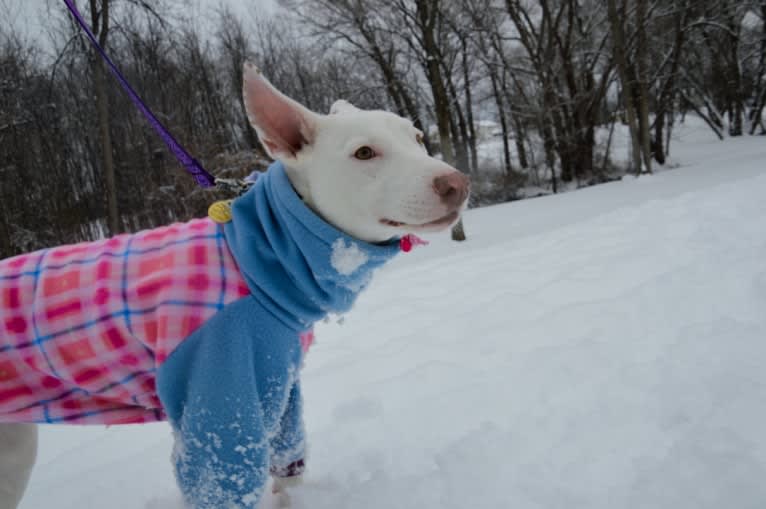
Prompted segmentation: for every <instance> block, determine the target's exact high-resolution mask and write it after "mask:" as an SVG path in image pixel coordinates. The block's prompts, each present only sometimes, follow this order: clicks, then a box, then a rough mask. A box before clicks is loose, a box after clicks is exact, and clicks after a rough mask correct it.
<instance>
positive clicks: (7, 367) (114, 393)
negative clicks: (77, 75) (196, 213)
mask: <svg viewBox="0 0 766 509" xmlns="http://www.w3.org/2000/svg"><path fill="white" fill-rule="evenodd" d="M0 285H2V286H1V287H0V288H1V289H0V303H2V306H1V307H0V324H1V325H2V326H3V328H4V330H3V334H2V339H3V340H2V343H0V420H2V421H17V422H49V423H56V422H70V423H78V424H91V423H95V424H122V423H133V422H151V421H157V420H163V419H164V418H165V416H164V411H163V409H162V405H161V404H160V401H159V399H158V397H157V394H156V387H155V376H156V372H157V369H158V368H159V367H160V366H161V365H162V363H163V362H164V361H165V359H166V358H167V357H168V355H169V354H170V353H171V352H173V350H175V349H176V347H177V346H178V345H179V343H180V342H181V341H183V340H184V339H185V338H187V337H188V336H189V335H190V334H191V333H192V332H194V331H195V330H196V329H197V328H199V326H200V325H201V324H202V323H203V322H205V321H206V320H207V319H209V318H210V317H212V316H213V315H214V314H215V313H217V312H218V311H220V310H221V309H223V307H224V306H225V305H227V304H229V303H231V302H232V301H234V300H236V299H239V298H241V297H243V296H245V295H248V294H249V293H250V291H249V290H248V288H247V285H246V284H245V281H244V279H243V278H242V275H241V274H240V272H239V270H238V269H237V265H236V263H235V261H234V258H233V257H232V255H231V252H230V251H229V249H228V247H227V246H226V243H225V242H224V238H223V229H222V228H221V227H219V226H218V225H216V224H215V223H213V222H212V221H210V220H209V219H199V220H194V221H191V222H190V223H186V224H175V225H171V226H167V227H163V228H157V229H155V230H149V231H144V232H140V233H137V234H135V235H120V236H117V237H114V238H112V239H109V240H104V241H98V242H91V243H84V244H77V245H72V246H62V247H58V248H55V249H50V250H45V251H38V252H36V253H31V254H26V255H22V256H18V257H15V258H11V259H8V260H4V261H2V262H0Z"/></svg>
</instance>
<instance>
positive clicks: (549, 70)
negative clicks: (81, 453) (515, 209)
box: [0, 0, 766, 257]
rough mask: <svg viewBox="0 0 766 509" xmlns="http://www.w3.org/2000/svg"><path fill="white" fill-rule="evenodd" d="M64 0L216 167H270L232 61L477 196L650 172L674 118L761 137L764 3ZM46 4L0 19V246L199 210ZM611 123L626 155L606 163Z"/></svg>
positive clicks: (20, 247) (67, 238)
mask: <svg viewBox="0 0 766 509" xmlns="http://www.w3.org/2000/svg"><path fill="white" fill-rule="evenodd" d="M78 5H79V6H80V9H81V12H83V13H84V14H85V16H86V18H87V20H88V22H89V23H90V24H91V26H92V27H93V29H94V32H95V33H96V35H97V37H98V38H99V39H100V41H101V42H102V43H103V44H104V45H105V46H106V48H107V50H108V52H109V53H110V55H112V58H113V60H115V61H116V62H117V63H118V65H119V66H120V67H121V69H122V70H123V72H124V73H125V75H126V76H127V77H128V79H129V81H130V82H131V83H132V84H133V86H134V88H136V89H137V90H138V91H139V93H140V94H141V95H142V97H143V98H144V99H145V100H146V102H147V103H148V104H149V105H150V106H151V108H152V109H153V110H154V111H155V113H156V114H157V115H158V116H159V117H160V119H161V120H162V121H163V122H164V123H165V124H166V125H167V126H168V127H169V128H170V130H171V131H172V132H173V134H174V136H175V137H177V138H178V139H179V140H180V141H181V142H182V143H183V144H184V145H185V146H186V147H187V149H189V151H190V152H191V153H193V154H194V155H195V157H197V159H199V160H200V161H202V162H203V163H204V165H205V166H206V167H207V168H208V169H209V170H212V171H213V172H214V173H216V174H217V175H220V176H243V175H246V174H247V173H249V172H250V171H251V170H252V169H254V168H262V167H263V166H265V164H267V162H266V160H265V156H264V154H263V151H262V150H261V148H260V145H259V142H258V139H257V135H256V133H255V132H254V131H253V130H252V128H250V126H249V125H248V123H247V119H246V115H245V112H244V107H243V104H242V99H241V78H242V76H241V72H242V71H241V69H242V64H243V62H244V61H245V60H246V59H250V60H253V61H255V62H256V63H257V64H258V65H259V67H261V68H262V70H263V72H264V73H265V75H266V76H267V77H268V78H269V79H270V80H271V81H272V82H273V83H274V84H275V85H276V86H277V87H278V88H279V89H280V90H282V91H284V92H285V93H287V94H288V95H290V96H292V97H294V98H296V99H297V100H299V101H301V102H303V103H304V104H306V105H307V106H308V107H310V108H312V109H314V110H317V111H327V110H328V109H329V106H330V105H331V104H332V102H333V101H334V100H335V99H337V98H345V99H348V100H350V101H351V102H353V103H355V104H356V105H357V106H360V107H363V108H384V109H388V110H391V111H394V112H396V113H398V114H400V115H403V116H406V117H409V118H410V119H412V121H413V122H414V123H415V124H416V125H417V126H418V127H419V128H420V129H422V130H423V131H424V132H425V133H426V140H425V141H426V143H427V146H428V147H429V149H430V150H431V151H433V152H436V153H439V154H440V155H441V157H443V158H444V159H445V160H447V161H448V162H450V163H452V164H454V165H455V166H457V167H459V168H460V169H461V170H463V171H465V172H466V173H469V174H471V176H472V179H473V181H474V197H473V204H474V205H476V206H478V205H482V204H487V203H494V202H498V201H505V200H509V199H513V198H515V197H516V196H517V191H518V189H519V187H520V186H521V185H524V184H533V185H535V186H538V187H541V188H546V189H549V190H550V191H552V192H557V191H558V190H560V189H561V188H562V186H573V185H588V184H592V183H596V182H600V181H604V180H609V179H610V178H612V177H613V175H614V174H615V172H622V171H630V172H634V173H636V174H640V173H644V172H651V171H652V169H653V167H654V166H655V165H663V164H665V162H666V158H667V156H668V154H669V152H670V149H671V140H672V137H671V133H672V132H673V129H674V126H676V125H677V123H678V122H679V119H680V118H682V117H683V115H685V114H687V113H693V114H695V115H697V116H699V117H700V118H702V119H703V120H704V121H705V122H706V124H707V125H708V126H709V127H710V129H711V130H712V131H714V132H715V133H716V135H717V136H718V137H720V138H721V139H724V138H725V137H729V136H750V135H763V134H764V133H766V127H765V126H764V108H765V107H766V26H765V23H764V19H766V0H698V1H692V0H652V1H649V0H534V1H533V0H283V1H282V2H280V6H279V7H278V9H277V10H276V11H274V12H273V13H272V12H269V13H267V12H263V11H260V12H259V11H258V9H257V7H256V6H255V5H256V4H254V6H253V8H252V14H251V15H249V16H244V17H242V16H237V15H235V14H234V13H233V12H232V11H231V10H230V9H227V8H226V4H225V3H223V4H222V5H221V6H219V7H217V8H211V9H210V10H209V13H210V15H209V16H205V19H204V20H203V21H204V23H202V22H201V20H198V19H194V18H193V17H192V16H191V15H187V14H184V13H183V12H181V13H180V14H179V12H178V10H177V9H175V8H174V7H177V6H178V4H177V3H170V2H167V1H157V2H152V3H148V2H143V1H140V0H87V1H80V2H79V3H78ZM49 9H50V16H49V20H48V26H49V36H48V38H49V39H50V43H49V44H48V43H46V45H41V44H39V42H38V41H36V40H34V39H31V38H30V37H29V36H28V35H20V34H19V32H18V31H16V30H14V28H13V27H10V26H7V25H0V257H7V256H11V255H13V254H16V253H19V252H24V251H29V250H32V249H37V248H41V247H44V246H49V245H54V244H61V243H66V242H76V241H80V240H87V239H93V238H97V237H102V236H105V235H110V234H114V233H119V232H124V231H135V230H137V229H141V228H147V227H153V226H156V225H160V224H166V223H169V222H172V221H176V220H186V219H188V218H190V217H194V216H200V215H204V214H205V211H206V208H207V205H208V204H209V203H210V202H212V201H213V200H215V199H217V198H218V196H217V195H216V193H215V192H210V191H202V190H199V189H196V188H195V187H194V182H193V180H192V179H190V178H189V177H188V176H187V175H186V174H185V173H184V171H183V170H182V169H181V167H180V165H179V164H178V163H177V162H176V161H175V160H174V159H173V157H172V155H170V153H169V152H167V150H166V149H165V148H164V145H163V144H162V142H161V140H160V139H159V138H158V137H157V136H156V134H155V133H154V132H153V131H152V130H151V129H149V127H148V126H147V124H146V122H145V120H144V119H143V118H142V117H141V116H139V114H138V112H137V111H136V110H135V108H134V106H133V105H132V103H130V102H129V100H128V99H127V98H126V96H125V95H124V94H123V92H122V90H121V89H120V88H119V87H118V85H117V84H116V82H115V81H114V80H113V78H112V76H111V75H108V73H107V72H106V71H105V70H104V67H103V65H102V62H101V61H100V60H99V58H98V57H97V56H96V55H95V53H94V51H93V49H92V48H91V47H90V46H89V42H88V41H87V40H86V39H85V38H84V37H83V36H82V34H81V33H80V32H79V28H78V27H77V26H76V25H75V24H74V23H73V21H72V19H71V17H70V16H68V14H67V13H66V11H65V8H64V5H63V2H49ZM182 11H183V10H182ZM488 120H491V121H493V123H491V124H489V125H490V126H493V127H492V128H491V129H492V132H491V133H487V132H486V125H487V121H488ZM615 124H617V125H625V126H627V129H628V132H629V133H630V140H631V155H632V158H631V160H630V163H629V166H628V167H627V168H617V167H616V165H615V164H614V163H613V162H612V158H611V157H610V155H611V151H612V148H611V145H612V133H613V131H614V127H615ZM600 133H601V134H606V133H608V135H604V136H602V135H601V134H600ZM488 137H489V138H491V139H494V140H495V141H496V145H495V146H497V147H499V148H498V151H499V154H497V157H492V156H494V154H489V155H488V154H486V153H483V149H482V147H483V146H486V145H483V142H484V141H486V140H487V138H488ZM457 233H458V234H459V233H460V232H457Z"/></svg>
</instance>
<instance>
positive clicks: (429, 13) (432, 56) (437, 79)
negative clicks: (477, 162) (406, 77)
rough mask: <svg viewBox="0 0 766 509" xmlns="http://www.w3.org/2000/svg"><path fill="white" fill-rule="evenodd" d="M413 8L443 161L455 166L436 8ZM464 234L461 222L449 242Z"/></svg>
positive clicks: (423, 0) (429, 3)
mask: <svg viewBox="0 0 766 509" xmlns="http://www.w3.org/2000/svg"><path fill="white" fill-rule="evenodd" d="M415 6H416V9H417V16H418V20H419V23H420V28H421V33H422V36H423V49H424V50H425V54H426V55H425V56H426V69H425V71H426V76H427V78H428V82H429V84H430V85H431V92H432V94H433V97H434V108H435V109H436V126H437V128H438V130H439V143H440V145H441V152H442V157H443V158H444V160H445V161H446V162H447V164H450V165H453V166H454V165H455V151H454V148H453V146H452V138H451V136H450V116H451V114H450V105H449V97H448V95H447V89H446V87H445V85H444V78H443V77H442V74H441V64H440V62H439V60H440V55H439V47H438V45H437V43H436V34H435V33H434V30H435V25H436V21H437V17H438V16H439V12H438V6H437V5H435V3H434V2H433V0H416V1H415ZM465 239H466V237H465V230H464V229H463V222H462V220H461V221H460V222H458V224H456V225H455V226H454V227H453V228H452V240H456V241H463V240H465Z"/></svg>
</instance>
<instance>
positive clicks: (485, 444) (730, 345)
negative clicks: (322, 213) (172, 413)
mask: <svg viewBox="0 0 766 509" xmlns="http://www.w3.org/2000/svg"><path fill="white" fill-rule="evenodd" d="M679 133H681V134H680V136H681V139H680V140H678V141H677V142H676V143H675V145H674V161H675V162H676V163H677V164H679V165H680V167H679V168H677V169H673V170H670V171H664V172H661V173H658V174H656V175H654V176H649V177H641V178H639V179H636V178H633V177H625V178H624V179H623V180H622V181H620V182H614V183H610V184H604V185H601V186H595V187H590V188H587V189H583V190H580V191H576V192H571V193H566V194H563V195H557V196H549V197H543V198H537V199H533V200H524V201H519V202H513V203H510V204H506V205H500V206H495V207H489V208H485V209H479V210H473V211H469V212H468V213H467V214H466V216H465V226H466V231H467V233H468V235H469V241H468V242H465V243H461V244H456V243H453V242H451V241H449V240H448V236H447V235H442V236H437V237H433V238H431V239H429V240H431V241H432V243H431V245H430V246H429V247H427V248H421V249H418V250H415V251H413V252H412V253H410V254H407V255H402V256H401V257H399V258H397V259H396V260H394V261H393V262H392V263H391V264H390V265H389V266H387V267H385V268H384V269H382V270H381V271H380V272H379V273H378V274H377V275H376V278H375V279H374V281H373V283H372V284H371V286H370V288H369V289H368V290H367V291H366V292H364V293H363V294H362V296H361V297H360V299H359V301H358V303H357V305H356V306H355V309H354V310H352V312H351V313H349V315H348V316H347V318H346V320H345V324H344V325H343V326H340V325H338V324H335V323H327V324H320V325H319V327H318V329H317V342H316V344H315V345H314V346H313V347H312V350H311V352H310V354H309V356H308V358H307V361H306V366H305V368H304V372H303V377H302V380H303V384H302V385H303V391H304V395H305V400H306V422H307V427H308V438H309V444H310V457H309V460H308V466H309V470H308V472H307V474H306V482H305V484H304V485H303V486H301V487H298V488H296V489H294V490H292V493H291V499H292V507H293V508H294V509H329V508H332V509H343V508H349V509H350V508H355V509H356V508H367V509H377V508H386V509H390V508H392V507H396V508H401V509H408V508H411V509H416V508H417V509H477V508H478V509H484V508H486V509H490V508H491V509H495V508H505V507H512V508H514V509H525V508H546V509H551V508H566V509H574V508H588V509H598V508H604V509H614V508H646V507H651V508H667V509H685V508H689V509H692V508H693V509H700V508H711V509H719V508H721V507H736V508H738V509H743V508H753V509H755V508H761V507H763V505H764V502H765V501H766V483H765V482H764V479H766V435H764V431H763V430H764V429H766V374H764V373H765V371H764V368H763V366H764V365H766V343H764V339H766V255H765V254H766V235H765V234H764V232H765V231H766V199H764V196H766V164H764V161H766V143H764V138H763V137H743V138H739V139H729V140H726V141H725V142H717V141H715V140H714V138H713V137H712V136H710V135H709V134H708V133H707V132H706V131H703V130H699V131H696V130H694V129H692V128H688V129H679ZM171 448H172V445H171V433H170V430H169V429H168V428H167V426H165V425H163V424H153V425H143V426H127V427H113V428H110V429H103V428H98V427H87V428H84V427H83V428H75V427H46V428H44V429H43V432H42V435H41V449H40V457H39V463H38V466H37V468H36V470H35V472H34V473H33V477H32V480H31V487H30V489H29V492H28V496H27V498H26V499H25V501H24V502H23V503H22V506H21V508H22V509H38V508H43V507H45V508H53V509H70V508H71V509H74V508H77V509H89V508H94V509H95V508H102V507H110V508H114V509H135V508H138V509H180V507H181V504H180V501H179V500H180V498H179V494H178V492H177V488H176V487H175V484H174V481H173V476H172V472H171V466H170V462H169V459H168V458H169V456H170V453H171ZM273 502H274V501H273V500H272V499H268V500H266V501H265V504H264V507H271V504H272V503H273Z"/></svg>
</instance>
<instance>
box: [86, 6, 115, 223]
mask: <svg viewBox="0 0 766 509" xmlns="http://www.w3.org/2000/svg"><path fill="white" fill-rule="evenodd" d="M109 2H110V0H101V12H99V10H98V7H97V6H96V0H90V17H91V26H92V27H93V32H94V34H95V35H96V36H97V37H98V42H99V44H101V47H105V46H106V42H107V38H108V36H109ZM92 58H93V60H92V69H93V78H94V87H95V89H96V108H97V110H98V133H99V143H100V145H101V158H102V163H103V165H104V168H103V171H104V185H105V188H106V189H105V191H106V203H107V228H108V230H109V231H108V234H109V235H110V236H112V235H117V234H118V233H120V230H121V227H120V216H119V212H118V209H117V184H116V179H115V170H114V159H113V155H112V138H111V133H110V130H109V96H108V95H107V92H106V80H105V76H104V74H105V69H104V65H103V61H102V59H101V57H100V56H99V55H98V54H97V53H96V52H95V50H94V52H93V57H92Z"/></svg>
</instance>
